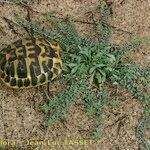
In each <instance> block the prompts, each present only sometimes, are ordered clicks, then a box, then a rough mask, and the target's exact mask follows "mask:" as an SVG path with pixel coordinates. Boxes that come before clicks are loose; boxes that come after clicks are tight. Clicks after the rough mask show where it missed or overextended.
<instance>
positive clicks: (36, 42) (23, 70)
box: [0, 38, 62, 88]
mask: <svg viewBox="0 0 150 150" xmlns="http://www.w3.org/2000/svg"><path fill="white" fill-rule="evenodd" d="M60 50H61V48H60V46H59V44H58V43H56V42H53V41H51V42H50V41H48V40H46V39H44V38H32V39H29V38H24V39H21V40H18V41H16V42H14V43H12V44H10V45H9V46H8V47H6V48H4V49H2V50H1V51H0V78H1V79H2V81H3V82H4V83H5V84H6V85H7V86H9V87H11V88H28V87H34V86H39V85H42V84H45V83H47V82H49V81H51V80H53V79H54V78H56V77H57V76H58V75H59V74H60V73H61V71H62V61H61V57H60Z"/></svg>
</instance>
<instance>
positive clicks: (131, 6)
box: [0, 0, 150, 150]
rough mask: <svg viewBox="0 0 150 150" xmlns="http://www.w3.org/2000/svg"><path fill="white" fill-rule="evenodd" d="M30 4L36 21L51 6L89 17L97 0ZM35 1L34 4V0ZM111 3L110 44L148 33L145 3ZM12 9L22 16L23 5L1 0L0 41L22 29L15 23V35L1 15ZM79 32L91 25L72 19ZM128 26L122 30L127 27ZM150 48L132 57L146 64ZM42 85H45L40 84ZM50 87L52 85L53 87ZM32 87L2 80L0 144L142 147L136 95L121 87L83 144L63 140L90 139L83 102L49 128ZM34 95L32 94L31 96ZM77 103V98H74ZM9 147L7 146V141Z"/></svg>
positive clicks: (80, 149) (90, 122)
mask: <svg viewBox="0 0 150 150" xmlns="http://www.w3.org/2000/svg"><path fill="white" fill-rule="evenodd" d="M28 2H29V4H30V5H31V7H32V9H33V10H35V11H38V13H36V12H34V13H33V14H32V19H33V20H34V19H35V20H36V19H37V18H38V17H39V16H40V14H42V13H44V12H47V11H51V12H55V13H56V14H58V15H59V16H66V15H72V16H74V17H75V18H77V19H78V20H90V13H91V12H93V13H97V11H96V8H97V6H98V4H99V3H98V0H55V1H54V0H53V1H51V0H42V1H38V0H34V1H33V0H30V1H28ZM38 2H39V4H38ZM110 2H112V11H113V14H112V26H114V27H116V28H113V38H112V42H113V43H115V44H119V43H123V42H124V41H126V40H128V39H129V38H130V37H131V36H133V37H147V38H150V27H149V24H150V19H149V17H150V15H149V14H150V5H148V2H147V1H144V0H132V1H131V0H110ZM14 14H19V15H21V16H26V9H25V8H23V7H21V6H20V5H13V4H9V3H4V4H2V3H1V1H0V45H1V48H3V47H4V46H5V45H7V44H9V43H10V42H12V41H15V40H16V39H18V38H19V36H22V35H23V34H25V36H27V34H26V32H25V31H23V30H22V29H21V28H20V27H16V30H17V31H18V32H19V33H20V35H19V36H17V35H15V34H14V33H13V32H12V30H10V28H9V27H8V24H7V23H6V22H5V21H4V20H3V19H2V17H6V18H9V19H10V20H14V16H15V15H14ZM76 26H77V27H78V28H79V32H81V31H82V33H83V34H84V35H89V34H91V35H93V32H92V31H93V30H92V25H86V24H81V23H77V24H76ZM126 31H127V32H126ZM149 49H150V47H145V48H143V49H138V50H135V51H133V52H132V55H131V58H132V60H133V61H134V62H135V63H137V64H139V65H141V66H142V67H146V66H147V65H148V64H149V63H150V50H149ZM44 88H45V86H44ZM54 90H55V89H54ZM35 92H36V89H27V90H12V89H9V88H8V87H6V86H5V85H4V84H3V83H1V84H0V107H1V109H0V129H1V130H0V139H2V141H0V147H1V143H2V142H4V141H5V140H6V139H7V140H8V141H11V140H15V141H16V142H17V147H20V148H19V149H21V147H22V148H23V147H24V149H32V150H33V149H42V150H49V149H51V150H57V149H58V150H59V149H61V150H88V149H89V150H144V148H143V147H142V146H141V145H140V144H139V143H138V139H137V136H136V126H137V123H138V119H139V118H140V116H141V114H142V112H143V104H142V103H141V102H140V101H138V100H137V99H135V98H134V97H133V96H132V95H131V94H129V93H128V92H127V91H125V90H124V89H123V88H121V87H120V88H119V90H118V94H117V95H118V97H119V98H118V101H117V104H116V106H113V107H112V106H109V107H108V108H107V109H106V111H105V115H104V117H105V124H104V130H103V137H102V139H101V140H99V141H98V142H94V141H92V140H88V141H84V142H85V144H83V145H80V144H75V143H74V144H73V143H72V144H68V143H66V144H65V142H63V141H64V140H72V141H74V142H75V140H79V139H81V140H83V139H85V138H88V139H91V136H90V131H91V130H92V127H93V126H94V122H95V121H94V119H93V118H90V117H89V116H87V115H86V113H85V111H84V106H83V105H73V106H71V108H69V110H68V116H67V117H66V119H65V120H63V121H61V122H57V123H56V124H54V125H53V126H50V127H49V128H44V127H43V126H42V124H43V120H44V119H45V115H44V114H43V113H42V112H41V111H40V110H39V105H40V104H41V103H42V102H43V101H44V98H43V96H42V93H41V92H40V91H39V92H38V93H36V94H35ZM33 95H34V96H33ZM79 103H81V102H80V100H79ZM29 139H30V140H41V141H46V140H50V141H52V142H56V143H53V144H52V143H51V145H50V146H42V147H41V146H38V147H37V148H35V147H36V146H33V147H32V148H31V146H27V144H26V140H29ZM6 147H8V146H6Z"/></svg>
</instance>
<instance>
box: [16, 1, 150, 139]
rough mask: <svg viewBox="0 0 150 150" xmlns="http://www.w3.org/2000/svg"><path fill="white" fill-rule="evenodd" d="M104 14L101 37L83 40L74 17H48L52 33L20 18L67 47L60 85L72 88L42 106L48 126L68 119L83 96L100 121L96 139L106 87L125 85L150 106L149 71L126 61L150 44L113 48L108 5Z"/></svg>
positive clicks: (102, 7)
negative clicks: (70, 109) (68, 111)
mask: <svg viewBox="0 0 150 150" xmlns="http://www.w3.org/2000/svg"><path fill="white" fill-rule="evenodd" d="M100 14H101V18H100V21H98V22H97V23H96V24H95V27H96V33H97V35H98V36H97V37H96V38H95V39H87V38H83V37H81V36H80V35H79V33H78V32H77V31H76V29H75V26H74V24H73V22H74V19H73V18H71V17H67V18H65V19H61V18H58V17H55V16H54V15H53V14H51V13H46V14H45V15H44V17H46V19H47V20H48V21H49V23H50V25H49V28H50V31H49V30H46V29H43V28H42V27H41V25H40V24H39V25H37V24H33V23H31V22H28V21H26V20H25V19H23V18H21V17H19V16H18V17H17V22H18V23H19V24H20V25H22V26H24V27H27V28H28V29H31V28H32V29H33V30H34V31H35V32H36V33H38V34H40V35H43V36H45V37H47V38H50V39H55V40H56V41H59V42H60V43H61V44H62V47H63V51H62V58H63V62H64V63H63V77H62V79H60V81H59V82H62V81H67V83H68V84H67V86H66V88H65V89H64V90H62V92H60V93H59V94H58V95H56V96H54V97H53V98H52V99H51V100H50V101H49V102H48V103H45V104H44V105H43V106H42V109H43V110H44V111H45V113H47V114H48V122H49V123H54V122H55V121H56V120H58V119H60V118H62V117H64V116H65V114H66V109H67V108H68V107H69V106H70V104H71V103H72V102H74V101H75V100H76V99H78V98H79V96H80V94H83V99H84V102H85V109H86V111H87V112H88V114H91V115H94V116H95V117H96V118H97V127H96V129H95V131H94V135H95V138H98V137H100V135H99V133H100V128H101V127H102V122H103V117H102V116H103V112H104V109H105V106H106V105H107V101H108V99H109V96H108V94H105V93H107V91H106V92H103V91H104V86H105V83H107V82H110V83H112V84H113V85H114V86H115V85H118V84H121V85H122V86H124V87H125V88H127V89H128V90H129V91H130V92H131V93H132V94H133V95H134V96H136V97H137V98H138V99H140V100H141V101H143V102H146V103H148V104H149V102H150V97H149V94H148V93H146V92H145V88H146V87H147V88H148V87H149V83H150V72H149V70H148V71H143V70H141V69H140V67H138V66H136V65H135V64H127V63H125V62H124V61H123V59H122V58H123V57H124V55H125V54H126V52H128V51H129V50H132V49H135V48H138V47H142V46H143V45H145V44H150V40H149V39H135V40H131V41H130V42H127V43H125V44H123V45H121V46H120V47H119V46H118V47H113V45H112V44H111V42H110V41H111V27H110V11H109V8H108V6H107V3H106V2H105V1H102V2H100ZM62 83H63V82H62ZM65 83H66V82H65ZM93 86H94V87H96V88H97V90H96V92H94V91H93Z"/></svg>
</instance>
